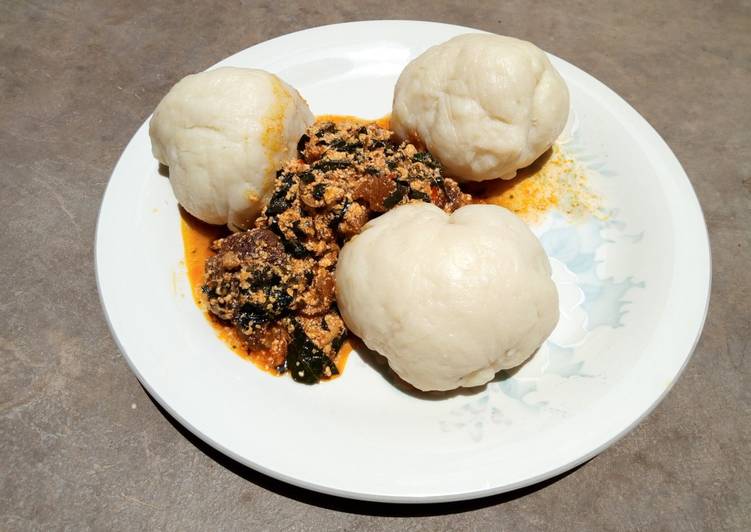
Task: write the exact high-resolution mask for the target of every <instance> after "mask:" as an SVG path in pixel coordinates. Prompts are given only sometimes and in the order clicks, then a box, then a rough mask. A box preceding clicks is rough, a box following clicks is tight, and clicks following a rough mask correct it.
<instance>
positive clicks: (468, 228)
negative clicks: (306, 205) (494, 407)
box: [336, 203, 558, 391]
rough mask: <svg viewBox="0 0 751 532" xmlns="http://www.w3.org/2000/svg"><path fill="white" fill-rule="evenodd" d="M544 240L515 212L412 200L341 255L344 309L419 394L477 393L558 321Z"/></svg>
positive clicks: (524, 355)
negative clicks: (471, 389) (449, 208)
mask: <svg viewBox="0 0 751 532" xmlns="http://www.w3.org/2000/svg"><path fill="white" fill-rule="evenodd" d="M550 273H551V270H550V263H549V262H548V258H547V256H546V255H545V252H544V251H543V249H542V246H541V245H540V242H539V241H538V240H537V238H536V237H535V236H534V235H533V234H532V232H531V231H530V230H529V228H528V227H527V226H526V225H525V224H524V222H522V221H521V220H520V219H519V218H518V217H516V216H515V215H514V214H512V213H511V212H509V211H507V210H506V209H504V208H502V207H497V206H494V205H468V206H466V207H462V208H460V209H458V210H456V211H454V213H453V214H447V213H445V212H444V211H442V210H441V209H439V208H438V207H436V206H435V205H432V204H428V203H412V204H407V205H403V206H400V207H397V208H396V209H394V210H392V211H389V212H387V213H386V214H384V215H382V216H380V217H378V218H375V219H374V220H372V221H370V222H368V223H367V224H366V225H365V227H364V230H363V232H362V233H360V234H359V235H358V236H355V237H354V238H353V239H352V240H350V241H349V242H348V243H347V244H345V245H344V248H343V249H342V250H341V254H340V255H339V263H338V265H337V269H336V290H337V302H338V305H339V310H340V312H341V314H342V317H343V318H344V322H345V323H346V324H347V327H349V328H350V329H351V330H352V332H354V333H355V334H356V335H358V336H359V337H360V338H362V340H363V342H365V344H366V345H367V346H368V347H369V348H370V349H373V350H375V351H377V352H379V353H380V354H382V355H383V356H384V357H386V359H388V363H389V365H390V366H391V368H392V369H393V370H394V371H395V372H396V373H397V374H398V375H399V376H400V377H401V378H402V379H404V380H405V381H407V382H409V383H410V384H412V385H413V386H415V387H416V388H418V389H420V390H424V391H428V390H451V389H453V388H458V387H462V386H478V385H481V384H485V383H486V382H488V381H490V380H491V379H492V378H493V376H494V375H495V373H496V372H498V371H499V370H501V369H504V368H511V367H514V366H517V365H519V364H521V363H522V362H524V361H525V360H526V359H527V358H528V357H529V356H530V355H531V354H532V353H533V352H534V351H535V350H536V349H537V348H538V347H539V346H540V344H541V343H542V342H543V341H544V340H545V339H546V338H547V337H548V336H549V335H550V333H551V332H552V330H553V328H554V327H555V325H556V323H557V322H558V292H557V291H556V288H555V285H554V284H553V281H552V280H551V278H550Z"/></svg>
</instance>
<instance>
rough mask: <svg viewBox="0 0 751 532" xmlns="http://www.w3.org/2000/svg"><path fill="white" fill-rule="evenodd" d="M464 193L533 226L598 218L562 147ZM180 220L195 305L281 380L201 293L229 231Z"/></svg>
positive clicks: (342, 358)
mask: <svg viewBox="0 0 751 532" xmlns="http://www.w3.org/2000/svg"><path fill="white" fill-rule="evenodd" d="M316 120H317V121H318V122H324V121H329V122H335V123H342V122H354V123H358V124H368V123H376V124H377V125H379V126H381V127H384V128H386V129H388V128H389V125H390V116H385V117H383V118H379V119H378V120H365V119H362V118H358V117H355V116H346V115H319V116H318V117H316ZM462 189H464V191H465V192H468V193H470V194H471V195H472V198H473V203H490V204H495V205H500V206H502V207H505V208H507V209H509V210H510V211H512V212H514V213H515V214H517V215H518V216H520V217H521V218H523V219H524V220H525V221H527V222H530V223H533V222H534V221H536V220H537V219H539V218H540V217H541V216H542V215H544V214H545V213H546V212H548V211H549V210H551V209H554V208H555V209H557V210H560V211H562V212H563V213H564V214H567V215H570V216H578V215H580V214H583V213H593V212H595V211H596V210H597V206H596V205H597V197H596V196H595V195H594V194H592V193H591V192H590V191H589V189H588V188H587V184H586V176H585V175H584V174H583V172H581V171H580V170H579V168H578V165H577V164H576V162H575V161H574V160H573V159H571V158H569V157H567V156H566V155H565V153H564V152H563V151H562V150H561V149H560V148H559V147H558V146H553V147H552V148H551V149H550V150H548V151H547V152H545V153H544V154H543V155H542V156H541V157H540V158H539V159H537V160H536V161H535V162H534V163H533V164H532V165H530V166H528V167H527V168H523V169H521V170H519V172H518V173H517V176H516V177H515V178H514V179H510V180H502V179H494V180H491V181H484V182H482V183H469V184H465V185H462ZM180 216H181V228H182V236H183V244H184V248H185V265H186V267H187V272H188V279H189V281H190V286H191V290H192V293H193V299H194V300H195V302H196V304H197V305H198V306H199V308H201V309H202V310H203V311H204V313H205V315H206V319H207V320H208V321H209V323H210V324H211V325H212V327H213V328H214V330H215V331H216V333H217V336H218V337H219V338H221V339H222V341H224V342H225V343H226V344H227V345H228V346H229V347H231V348H232V350H233V351H234V352H235V353H237V354H238V355H240V356H241V357H243V358H245V359H247V360H250V361H251V362H253V363H254V364H255V365H256V366H258V367H259V368H261V369H262V370H264V371H267V372H269V373H271V374H274V375H278V372H277V371H276V370H275V369H274V367H273V366H272V365H271V364H270V363H269V361H268V360H269V359H268V355H267V353H265V352H263V351H260V352H252V351H249V350H248V349H247V348H246V347H245V345H244V342H243V341H242V339H241V338H240V336H239V334H238V333H237V331H236V330H235V328H234V327H232V326H231V325H228V324H226V323H224V322H222V321H220V320H219V319H217V318H216V317H214V316H213V315H211V314H210V313H209V312H208V311H207V310H206V301H205V298H204V295H203V294H202V293H201V286H202V285H203V268H204V264H205V262H206V259H208V258H209V257H211V256H212V255H214V252H213V251H212V250H211V243H212V242H213V241H214V240H216V239H218V238H222V237H224V236H227V235H228V234H229V230H228V229H227V228H226V227H224V226H217V225H210V224H207V223H204V222H201V221H200V220H198V219H196V218H194V217H193V216H191V215H190V214H188V213H187V212H186V211H185V210H183V209H182V208H181V209H180ZM351 351H352V342H351V341H350V340H347V341H345V342H344V344H343V345H342V347H341V349H340V350H339V356H338V357H337V361H336V366H337V369H338V370H339V373H340V374H341V373H342V372H343V371H344V367H345V365H346V362H347V358H348V356H349V354H350V352H351Z"/></svg>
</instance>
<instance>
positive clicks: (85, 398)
mask: <svg viewBox="0 0 751 532" xmlns="http://www.w3.org/2000/svg"><path fill="white" fill-rule="evenodd" d="M378 18H403V19H430V20H438V21H444V22H452V23H457V24H464V25H468V26H474V27H478V28H482V29H486V30H490V31H493V32H497V33H503V34H510V35H514V36H517V37H521V38H524V39H528V40H531V41H534V42H535V43H537V44H538V45H539V46H541V47H542V48H544V49H546V50H549V51H551V52H553V53H555V54H556V55H558V56H560V57H563V58H565V59H567V60H569V61H571V62H572V63H574V64H576V65H578V66H580V67H581V68H583V69H585V70H586V71H588V72H590V73H591V74H593V75H594V76H596V77H597V78H599V79H600V80H602V81H603V82H605V83H606V84H608V85H609V86H610V87H612V88H613V89H614V90H616V91H617V92H618V93H620V94H621V95H622V96H623V97H624V98H626V99H627V100H628V101H629V102H630V103H631V104H632V105H633V106H634V107H635V108H636V109H637V110H638V111H639V112H640V113H642V114H643V115H644V116H645V117H646V118H647V120H649V121H650V122H651V123H652V124H653V125H654V127H655V128H656V129H657V130H658V131H659V132H660V133H661V134H662V135H663V136H664V138H665V140H666V141H667V142H668V144H670V146H671V147H672V148H673V150H674V151H675V153H676V154H677V156H678V158H679V159H680V160H681V161H682V163H683V165H684V167H685V168H686V171H687V172H688V174H689V176H690V178H691V181H692V182H693V185H694V187H695V188H696V191H697V193H698V195H699V198H700V200H701V203H702V206H703V208H704V212H705V214H706V218H707V224H708V226H709V231H710V236H711V240H712V246H713V251H714V253H713V266H714V283H713V290H712V303H711V306H710V312H709V317H708V320H707V325H706V328H705V330H704V334H703V336H702V338H701V341H700V342H699V345H698V347H697V350H696V353H695V355H694V357H693V359H692V361H691V363H690V364H689V366H688V368H687V370H686V372H685V373H684V375H683V377H682V378H681V379H680V381H679V382H678V384H677V385H676V386H675V388H674V389H673V391H672V392H671V393H670V394H669V396H668V397H667V399H666V400H665V401H664V402H663V403H662V404H661V405H660V406H659V407H658V408H657V410H656V411H655V412H654V413H653V414H652V415H651V416H650V417H649V418H648V419H647V420H645V421H644V422H643V423H641V424H640V425H639V426H638V427H637V428H636V429H635V430H634V431H633V432H631V433H630V434H629V435H628V436H626V437H625V438H624V439H623V440H621V441H620V442H618V443H617V444H616V445H614V446H613V447H612V448H610V449H609V450H607V451H606V452H605V453H603V454H602V455H600V456H598V457H597V458H595V459H594V460H592V461H591V462H589V463H587V464H585V465H584V466H582V467H580V468H578V469H576V470H575V471H573V472H571V473H569V474H567V475H565V476H563V477H562V478H559V479H557V480H555V481H550V482H546V483H544V484H543V485H541V486H535V487H533V488H529V489H525V490H523V491H521V492H515V493H512V494H509V495H503V496H498V497H492V498H490V499H484V500H479V501H471V502H466V503H459V504H448V505H429V506H416V507H415V506H392V505H374V504H366V503H359V502H352V501H344V500H340V499H335V498H331V497H325V496H322V495H317V494H313V493H308V492H305V491H303V490H299V489H295V488H291V487H289V486H286V485H284V484H281V483H279V482H276V481H274V480H271V479H268V478H266V477H263V476H261V475H259V474H257V473H255V472H253V471H251V470H248V469H247V468H244V467H242V466H239V465H238V464H236V463H233V462H231V461H230V460H228V459H226V458H224V457H222V456H221V455H219V454H218V453H216V452H214V451H213V450H211V449H210V448H207V447H206V446H205V445H203V444H201V443H200V442H197V441H196V440H195V439H194V438H192V437H191V436H189V435H188V434H186V432H185V431H184V430H182V429H181V428H180V427H179V426H177V425H176V424H175V423H173V422H172V421H171V420H170V419H169V418H168V417H167V416H166V415H165V414H164V413H163V412H161V411H160V410H159V408H157V407H156V406H155V405H154V404H153V403H152V402H151V400H150V399H149V397H148V396H147V395H146V393H145V392H144V390H143V389H142V388H141V386H140V385H139V383H138V381H137V380H136V378H135V377H134V375H133V374H132V373H131V372H130V370H129V369H128V367H127V366H126V364H125V361H124V359H123V357H122V356H121V355H120V354H119V352H118V350H117V347H116V346H115V343H114V341H113V340H112V338H111V337H110V334H109V331H108V329H107V326H106V324H105V321H104V318H103V316H102V312H101V310H100V307H99V300H98V296H97V292H96V284H95V277H94V266H93V242H94V228H95V222H96V216H97V210H98V207H99V202H100V199H101V197H102V194H103V191H104V187H105V185H106V182H107V179H108V177H109V174H110V172H111V170H112V168H113V166H114V164H115V162H116V160H117V157H118V155H119V154H120V152H121V150H122V149H123V148H124V146H125V144H126V142H127V141H128V139H129V138H130V136H131V135H132V134H133V132H134V131H135V130H136V128H137V127H138V125H139V124H140V123H141V122H142V121H143V120H144V119H145V118H146V116H148V114H149V113H150V112H151V110H152V109H153V108H154V106H155V105H156V103H157V102H158V101H159V99H160V97H161V96H162V95H163V94H164V93H165V91H166V90H167V89H168V88H169V87H170V86H171V85H172V84H173V83H174V82H175V81H177V80H178V79H179V78H180V77H182V76H183V75H185V74H188V73H192V72H195V71H197V70H202V69H204V68H206V67H208V66H210V65H211V64H213V63H214V62H216V61H218V60H220V59H222V58H223V57H225V56H227V55H229V54H231V53H233V52H235V51H238V50H240V49H243V48H245V47H247V46H250V45H252V44H255V43H257V42H260V41H263V40H266V39H268V38H271V37H274V36H277V35H281V34H284V33H288V32H291V31H295V30H299V29H303V28H306V27H310V26H317V25H322V24H329V23H334V22H342V21H348V20H358V19H378ZM750 86H751V5H750V4H749V2H748V1H727V2H704V1H699V0H697V1H678V0H671V1H665V2H650V1H644V0H640V1H636V2H614V1H613V2H583V1H575V0H574V1H551V2H545V3H542V2H540V3H534V4H531V3H528V2H526V1H521V0H512V1H509V2H504V3H502V4H497V3H492V2H479V1H473V2H464V3H461V4H455V3H453V2H447V1H445V0H444V1H437V2H433V3H431V4H426V3H424V2H420V3H418V2H414V3H413V2H397V1H392V0H385V1H381V2H343V1H339V2H331V3H329V2H301V3H299V4H297V3H291V2H290V3H285V2H242V1H240V2H238V1H232V2H217V3H216V4H214V5H211V4H209V3H204V2H187V3H183V2H175V1H167V2H147V1H134V2H115V1H112V0H110V1H104V2H94V1H91V0H84V1H80V2H41V1H26V2H21V1H18V0H9V1H5V2H2V3H1V4H0V94H1V95H2V97H1V98H0V222H1V223H2V230H1V231H0V249H1V250H2V252H1V253H0V294H2V297H1V298H0V312H1V314H2V319H0V357H1V358H0V360H1V361H2V372H0V459H2V468H1V469H0V471H2V473H1V474H0V529H4V530H26V529H38V530H49V529H63V528H67V529H71V530H86V529H94V530H102V529H118V530H138V529H165V530H202V529H224V530H230V529H241V528H242V529H246V528H249V529H286V530H303V529H331V530H353V529H363V530H391V529H394V528H399V529H405V530H456V529H464V528H466V529H476V530H483V529H496V530H499V529H503V530H555V529H573V530H636V529H639V530H723V529H724V530H748V529H751V513H750V512H751V482H749V480H750V479H751V452H749V451H751V446H750V445H749V440H750V438H751V382H750V379H751V353H750V352H749V351H750V350H751V305H750V304H749V298H750V297H751V274H750V273H749V271H751V270H750V269H749V267H748V265H749V264H750V263H751V230H750V229H749V226H751V163H750V162H749V161H751V147H750V146H751V134H750V133H749V131H750V129H749V124H751V104H749V87H750Z"/></svg>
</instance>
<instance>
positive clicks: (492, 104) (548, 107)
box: [391, 33, 569, 181]
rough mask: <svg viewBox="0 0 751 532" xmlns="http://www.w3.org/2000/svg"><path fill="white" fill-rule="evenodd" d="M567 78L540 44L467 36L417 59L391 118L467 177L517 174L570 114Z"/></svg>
mask: <svg viewBox="0 0 751 532" xmlns="http://www.w3.org/2000/svg"><path fill="white" fill-rule="evenodd" d="M568 109H569V97H568V89H567V88H566V84H565V82H564V81H563V79H562V78H561V76H560V75H559V74H558V72H557V71H556V70H555V68H553V65H551V64H550V61H549V60H548V58H547V57H546V55H545V53H544V52H543V51H542V50H540V49H539V48H537V47H536V46H535V45H534V44H532V43H530V42H527V41H521V40H519V39H514V38H512V37H504V36H501V35H493V34H482V33H479V34H474V33H473V34H467V35H460V36H458V37H454V38H453V39H451V40H449V41H447V42H445V43H443V44H440V45H438V46H434V47H432V48H430V49H429V50H427V51H426V52H425V53H423V54H422V55H420V56H419V57H417V58H416V59H415V60H414V61H412V62H411V63H409V64H408V65H407V67H406V68H405V69H404V71H403V72H402V73H401V75H400V76H399V81H398V82H397V84H396V89H395V91H394V106H393V110H392V117H391V124H392V127H393V129H394V131H395V132H396V133H397V135H399V136H400V137H402V138H403V139H409V140H411V141H412V142H421V143H422V144H424V145H425V146H426V147H427V149H428V150H429V151H430V153H432V154H433V155H434V156H436V157H437V158H438V159H439V160H440V161H441V164H443V166H444V168H446V170H448V171H449V173H450V174H452V176H453V177H455V178H457V179H458V180H461V181H485V180H487V179H495V178H502V179H511V178H512V177H514V176H515V175H516V171H517V170H518V169H519V168H523V167H525V166H529V165H530V164H532V163H533V162H534V161H535V159H537V158H538V157H539V156H540V155H542V154H543V153H544V152H545V151H546V150H547V149H548V148H550V146H552V144H553V142H554V141H555V139H556V138H557V137H558V135H559V134H560V133H561V131H562V130H563V127H564V126H565V124H566V120H567V118H568Z"/></svg>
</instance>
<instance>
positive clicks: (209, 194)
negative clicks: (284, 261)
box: [149, 67, 314, 230]
mask: <svg viewBox="0 0 751 532" xmlns="http://www.w3.org/2000/svg"><path fill="white" fill-rule="evenodd" d="M313 120H314V117H313V114H312V113H311V112H310V109H309V108H308V105H307V103H305V100H303V99H302V97H301V96H300V94H299V93H298V92H297V91H296V90H295V89H294V88H292V87H290V86H289V85H287V84H286V83H284V82H283V81H282V80H280V79H279V78H278V77H276V76H275V75H273V74H271V73H269V72H265V71H263V70H254V69H248V68H228V67H225V68H217V69H216V70H210V71H208V72H201V73H199V74H193V75H191V76H186V77H185V78H183V79H182V80H180V81H179V82H178V83H177V84H176V85H175V86H174V87H172V89H171V90H170V91H169V92H168V93H167V95H166V96H165V97H164V98H163V99H162V101H161V102H160V103H159V105H158V106H157V108H156V110H155V111H154V116H153V117H152V118H151V123H150V124H149V135H150V136H151V146H152V151H153V153H154V157H156V158H157V159H158V160H159V161H160V162H161V163H163V164H165V165H167V166H169V172H170V183H171V184H172V190H173V191H174V193H175V197H176V198H177V200H178V201H179V202H180V204H181V205H182V206H183V208H185V210H187V211H188V212H189V213H190V214H192V215H193V216H195V217H196V218H199V219H201V220H203V221H204V222H208V223H211V224H227V225H229V226H230V228H231V229H233V230H238V229H243V228H246V227H248V225H249V224H250V223H251V222H252V221H253V219H254V218H255V216H256V215H257V214H258V213H259V211H260V210H261V208H262V206H263V203H262V202H263V198H264V196H265V195H266V194H267V193H269V192H270V190H271V188H272V186H273V183H274V176H275V173H276V171H277V170H278V169H279V168H281V167H282V164H283V163H284V161H285V160H287V159H289V158H292V157H294V156H295V154H296V146H297V142H298V140H299V139H300V137H301V136H302V134H303V133H304V132H305V130H306V129H307V127H308V126H309V125H310V124H312V123H313Z"/></svg>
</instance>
